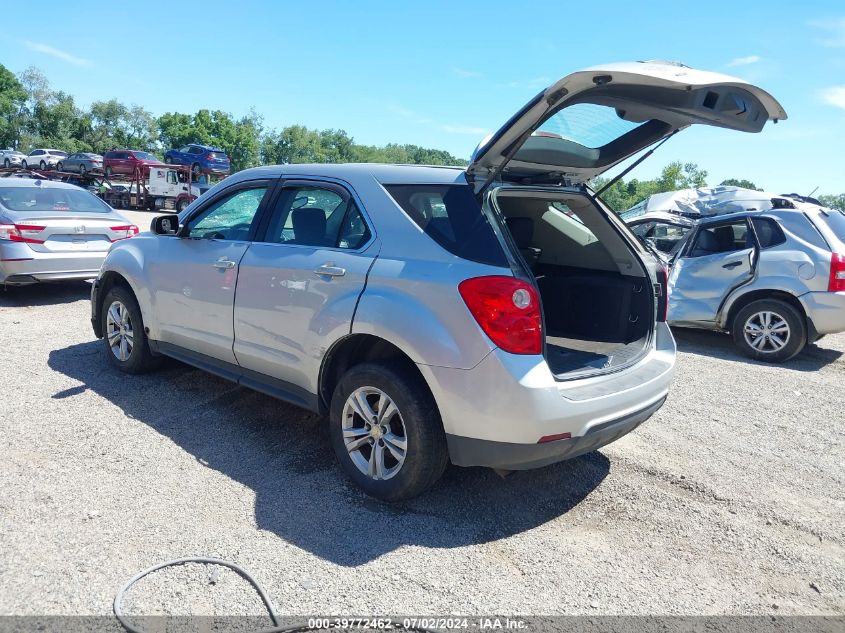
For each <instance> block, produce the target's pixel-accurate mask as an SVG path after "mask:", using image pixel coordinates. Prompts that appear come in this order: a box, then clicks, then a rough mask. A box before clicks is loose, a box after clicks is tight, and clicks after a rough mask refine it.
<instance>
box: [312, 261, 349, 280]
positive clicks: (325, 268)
mask: <svg viewBox="0 0 845 633" xmlns="http://www.w3.org/2000/svg"><path fill="white" fill-rule="evenodd" d="M314 274H315V275H323V276H326V277H343V276H344V275H345V274H346V269H345V268H339V267H337V266H335V265H334V262H326V263H325V264H323V265H322V266H320V267H319V268H317V269H315V270H314Z"/></svg>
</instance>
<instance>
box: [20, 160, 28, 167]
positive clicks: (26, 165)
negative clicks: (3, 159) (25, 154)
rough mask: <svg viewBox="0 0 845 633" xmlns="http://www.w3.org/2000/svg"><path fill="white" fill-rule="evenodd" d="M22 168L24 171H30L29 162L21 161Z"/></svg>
mask: <svg viewBox="0 0 845 633" xmlns="http://www.w3.org/2000/svg"><path fill="white" fill-rule="evenodd" d="M21 167H22V168H23V169H29V165H28V164H27V162H26V161H25V160H22V161H21Z"/></svg>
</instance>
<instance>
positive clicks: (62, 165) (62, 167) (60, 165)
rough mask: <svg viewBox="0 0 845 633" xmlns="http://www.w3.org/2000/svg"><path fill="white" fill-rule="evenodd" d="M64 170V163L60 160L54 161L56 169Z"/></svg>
mask: <svg viewBox="0 0 845 633" xmlns="http://www.w3.org/2000/svg"><path fill="white" fill-rule="evenodd" d="M64 170H65V164H64V163H63V162H61V161H60V162H58V163H56V171H64Z"/></svg>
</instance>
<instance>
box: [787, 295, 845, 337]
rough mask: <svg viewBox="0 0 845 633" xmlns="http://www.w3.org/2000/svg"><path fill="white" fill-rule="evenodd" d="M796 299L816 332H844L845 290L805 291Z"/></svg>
mask: <svg viewBox="0 0 845 633" xmlns="http://www.w3.org/2000/svg"><path fill="white" fill-rule="evenodd" d="M798 299H799V300H800V301H801V305H802V306H803V307H804V312H805V313H806V314H807V318H808V319H809V320H810V322H811V324H812V327H813V328H814V329H815V331H816V333H817V334H819V335H822V334H836V333H837V332H845V292H807V293H805V294H803V295H801V296H800V297H798Z"/></svg>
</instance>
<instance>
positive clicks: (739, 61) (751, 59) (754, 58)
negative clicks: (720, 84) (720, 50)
mask: <svg viewBox="0 0 845 633" xmlns="http://www.w3.org/2000/svg"><path fill="white" fill-rule="evenodd" d="M759 61H760V56H759V55H748V56H746V57H735V58H734V59H732V60H731V61H729V62H728V66H748V65H750V64H756V63H757V62H759Z"/></svg>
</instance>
